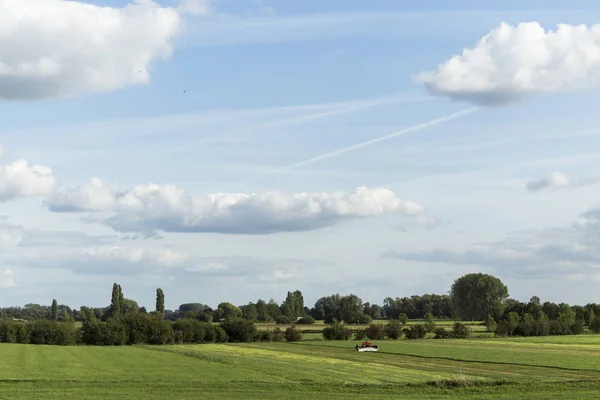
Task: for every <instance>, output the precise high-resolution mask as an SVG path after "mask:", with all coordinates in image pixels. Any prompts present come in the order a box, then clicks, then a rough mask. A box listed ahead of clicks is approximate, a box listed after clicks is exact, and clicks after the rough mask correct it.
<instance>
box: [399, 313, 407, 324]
mask: <svg viewBox="0 0 600 400" xmlns="http://www.w3.org/2000/svg"><path fill="white" fill-rule="evenodd" d="M398 321H400V323H401V324H402V326H404V325H406V324H407V323H408V316H407V315H406V314H404V313H400V315H398Z"/></svg>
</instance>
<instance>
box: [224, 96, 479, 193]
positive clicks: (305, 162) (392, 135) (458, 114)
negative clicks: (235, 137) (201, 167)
mask: <svg viewBox="0 0 600 400" xmlns="http://www.w3.org/2000/svg"><path fill="white" fill-rule="evenodd" d="M478 109H479V107H471V108H467V109H466V110H462V111H459V112H456V113H453V114H450V115H446V116H444V117H440V118H436V119H433V120H431V121H427V122H423V123H421V124H417V125H414V126H411V127H410V128H406V129H402V130H400V131H396V132H392V133H389V134H387V135H385V136H381V137H378V138H375V139H369V140H366V141H364V142H361V143H357V144H353V145H351V146H346V147H342V148H341V149H337V150H333V151H330V152H328V153H325V154H321V155H320V156H316V157H312V158H309V159H306V160H303V161H298V162H296V163H294V164H290V165H286V166H284V167H281V168H278V169H276V170H273V171H270V172H266V173H263V174H260V175H256V176H254V177H252V178H249V179H246V180H244V181H241V182H237V183H236V184H232V185H228V186H227V187H226V188H228V187H231V186H238V185H244V184H247V183H250V182H254V181H256V180H259V179H261V178H264V177H267V176H271V175H276V174H279V173H281V172H285V171H288V170H290V169H293V168H296V167H300V166H303V165H308V164H312V163H315V162H317V161H322V160H326V159H329V158H333V157H335V156H339V155H340V154H344V153H348V152H350V151H353V150H358V149H360V148H363V147H366V146H369V145H371V144H373V143H378V142H383V141H385V140H389V139H393V138H395V137H398V136H402V135H405V134H407V133H410V132H415V131H420V130H422V129H425V128H428V127H430V126H435V125H439V124H441V123H443V122H446V121H450V120H453V119H456V118H460V117H462V116H465V115H468V114H472V113H474V112H475V111H477V110H478Z"/></svg>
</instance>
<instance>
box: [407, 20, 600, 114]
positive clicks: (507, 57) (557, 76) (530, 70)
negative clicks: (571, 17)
mask: <svg viewBox="0 0 600 400" xmlns="http://www.w3.org/2000/svg"><path fill="white" fill-rule="evenodd" d="M417 79H418V80H420V81H422V82H424V83H425V84H426V87H427V89H428V90H429V91H430V92H431V93H433V94H437V95H444V96H448V97H450V98H454V99H459V100H467V101H470V102H473V103H476V104H478V105H499V104H506V103H510V102H514V101H518V100H520V99H521V98H523V97H524V96H526V95H529V94H534V93H549V92H559V91H567V90H580V89H588V88H593V87H596V86H598V84H599V83H600V25H592V26H589V27H588V26H587V25H577V26H574V25H568V24H559V25H558V27H557V29H556V30H555V31H552V30H548V31H545V30H544V28H543V27H542V26H541V25H540V24H539V23H537V22H527V23H521V24H518V25H516V26H511V25H508V24H506V23H502V24H500V26H498V27H497V28H496V29H494V30H492V31H491V32H490V33H488V34H487V35H485V36H484V37H482V38H481V39H480V40H479V41H478V42H477V44H476V45H475V46H474V47H473V48H466V49H464V50H463V52H462V54H461V55H455V56H453V57H452V58H450V59H449V60H447V61H445V62H444V63H443V64H441V65H439V66H438V67H437V68H436V69H435V70H433V71H424V72H421V73H420V74H419V75H418V76H417Z"/></svg>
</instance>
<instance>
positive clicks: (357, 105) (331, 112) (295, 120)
mask: <svg viewBox="0 0 600 400" xmlns="http://www.w3.org/2000/svg"><path fill="white" fill-rule="evenodd" d="M412 94H413V93H412V92H406V93H404V96H402V97H398V96H397V97H387V98H379V99H375V100H364V101H353V102H347V103H346V104H341V103H340V104H336V103H332V104H331V105H330V107H334V106H336V105H337V107H335V108H331V109H325V110H322V111H316V112H312V113H308V114H304V115H300V116H295V117H289V118H283V119H280V120H277V121H274V122H269V123H266V124H263V125H259V126H256V127H252V128H248V129H244V130H242V131H240V132H236V133H233V134H231V133H229V134H226V135H225V136H235V135H246V134H250V133H254V132H261V131H264V130H267V129H273V128H279V127H283V126H287V125H294V124H300V123H303V122H310V121H315V120H319V119H323V118H327V117H331V116H335V115H340V114H346V113H349V112H352V111H358V110H363V109H367V108H375V107H381V106H385V105H389V104H398V103H415V102H419V101H431V100H433V99H434V98H433V97H431V96H417V95H413V96H411V95H412ZM319 106H321V107H325V106H327V105H326V104H325V105H312V106H289V107H281V109H282V110H284V111H294V109H309V108H310V107H313V108H316V107H319ZM220 138H223V135H216V136H210V137H204V138H201V139H198V140H196V141H194V142H192V143H188V144H186V145H185V146H183V147H182V149H183V150H189V149H190V147H191V146H195V145H199V144H202V143H206V142H208V141H210V140H213V139H220Z"/></svg>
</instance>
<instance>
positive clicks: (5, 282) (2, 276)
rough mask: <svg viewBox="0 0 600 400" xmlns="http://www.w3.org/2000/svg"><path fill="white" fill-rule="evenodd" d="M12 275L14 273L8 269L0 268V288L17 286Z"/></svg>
mask: <svg viewBox="0 0 600 400" xmlns="http://www.w3.org/2000/svg"><path fill="white" fill-rule="evenodd" d="M14 276H15V274H14V273H13V272H12V271H11V270H10V269H6V268H4V269H0V288H8V287H13V286H17V284H16V283H15V280H14Z"/></svg>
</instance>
